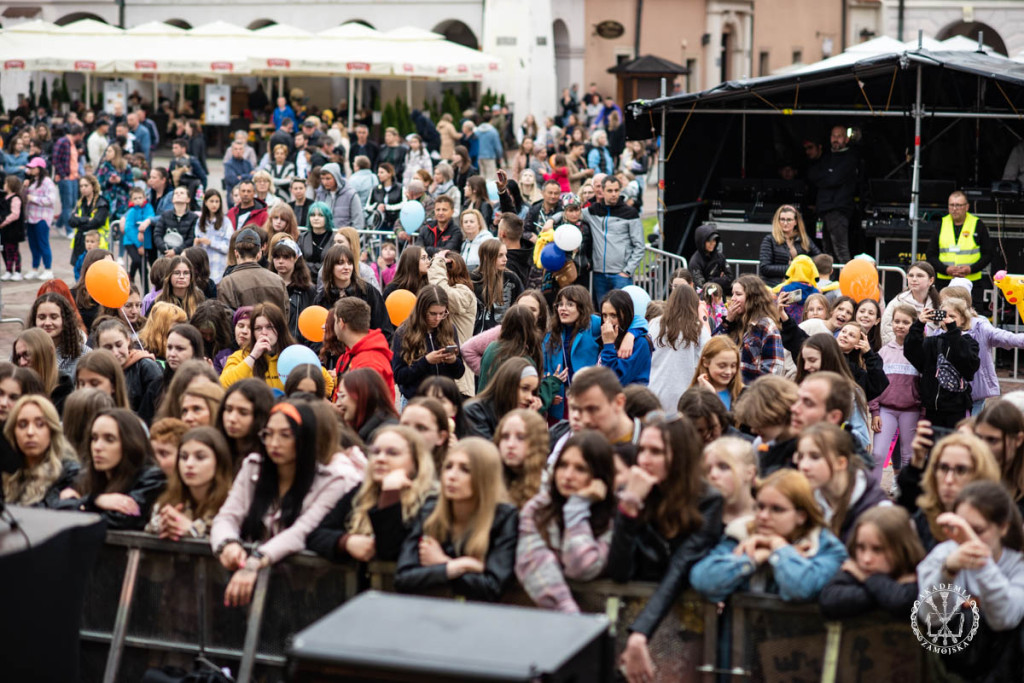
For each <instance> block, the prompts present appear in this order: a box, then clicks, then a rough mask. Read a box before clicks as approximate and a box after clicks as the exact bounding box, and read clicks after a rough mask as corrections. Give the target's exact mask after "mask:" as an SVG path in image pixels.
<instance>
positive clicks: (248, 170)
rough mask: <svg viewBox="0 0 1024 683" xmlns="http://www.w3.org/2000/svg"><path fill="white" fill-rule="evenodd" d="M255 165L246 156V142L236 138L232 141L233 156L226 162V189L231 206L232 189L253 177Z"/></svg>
mask: <svg viewBox="0 0 1024 683" xmlns="http://www.w3.org/2000/svg"><path fill="white" fill-rule="evenodd" d="M252 169H253V166H252V164H250V163H249V162H248V161H247V160H246V158H245V143H244V142H240V141H239V140H235V141H234V142H232V143H231V157H230V158H229V159H228V160H227V161H226V162H224V191H225V193H226V194H227V196H228V206H229V207H230V206H231V191H232V190H233V189H235V185H237V184H238V183H240V182H242V181H243V180H251V179H252Z"/></svg>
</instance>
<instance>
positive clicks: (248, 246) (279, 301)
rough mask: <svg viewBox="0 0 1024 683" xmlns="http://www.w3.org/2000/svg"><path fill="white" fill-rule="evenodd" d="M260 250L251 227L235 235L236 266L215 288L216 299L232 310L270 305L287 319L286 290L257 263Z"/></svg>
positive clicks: (277, 279) (280, 280) (281, 281)
mask: <svg viewBox="0 0 1024 683" xmlns="http://www.w3.org/2000/svg"><path fill="white" fill-rule="evenodd" d="M261 247H262V243H261V242H260V236H259V234H258V233H257V232H256V231H255V230H253V229H252V228H246V229H245V230H242V231H241V232H240V233H238V237H237V238H236V239H235V258H236V259H237V261H238V265H237V266H235V269H234V270H232V271H231V272H230V273H228V274H227V275H225V276H224V279H222V280H221V281H220V284H218V285H217V298H218V299H220V300H221V301H222V302H224V303H225V304H227V305H228V307H230V308H231V309H232V310H238V309H239V308H240V307H242V306H255V305H256V304H261V303H267V302H270V303H272V304H275V305H276V306H278V307H280V309H281V310H282V311H284V314H285V316H286V317H287V315H288V289H287V288H286V287H285V286H284V280H282V279H281V276H280V275H278V274H277V273H274V272H271V271H270V270H268V269H266V268H264V267H263V266H261V265H260V264H259V260H260V256H261V255H262V249H261ZM246 361H248V359H246Z"/></svg>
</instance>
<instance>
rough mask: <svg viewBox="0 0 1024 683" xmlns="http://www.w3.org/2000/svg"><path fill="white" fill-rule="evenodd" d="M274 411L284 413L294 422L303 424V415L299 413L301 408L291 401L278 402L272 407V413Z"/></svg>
mask: <svg viewBox="0 0 1024 683" xmlns="http://www.w3.org/2000/svg"><path fill="white" fill-rule="evenodd" d="M274 413H283V414H284V416H285V417H287V418H288V419H290V420H291V421H292V422H294V423H295V424H297V425H299V426H300V427H301V426H302V415H301V414H300V413H299V409H298V408H296V407H295V406H293V405H292V404H291V403H278V404H277V405H276V406H274V407H273V408H271V409H270V414H271V415H273V414H274Z"/></svg>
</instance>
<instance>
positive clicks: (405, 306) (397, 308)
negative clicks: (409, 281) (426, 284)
mask: <svg viewBox="0 0 1024 683" xmlns="http://www.w3.org/2000/svg"><path fill="white" fill-rule="evenodd" d="M384 305H385V306H386V307H387V309H388V317H389V318H391V323H392V324H393V325H395V326H398V325H401V324H402V323H404V322H405V319H406V318H408V317H409V314H410V313H412V307H413V306H415V305H416V295H415V294H413V293H412V292H410V291H409V290H408V289H396V290H395V291H393V292H391V293H390V294H388V298H387V301H385V302H384Z"/></svg>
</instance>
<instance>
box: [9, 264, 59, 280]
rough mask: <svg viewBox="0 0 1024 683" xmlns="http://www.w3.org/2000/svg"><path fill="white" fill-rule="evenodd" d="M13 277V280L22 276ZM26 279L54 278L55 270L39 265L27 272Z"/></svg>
mask: <svg viewBox="0 0 1024 683" xmlns="http://www.w3.org/2000/svg"><path fill="white" fill-rule="evenodd" d="M11 279H12V280H19V279H21V278H11ZM25 279H26V280H52V279H53V271H52V270H43V267H42V266H39V267H38V268H36V269H35V270H30V271H28V272H27V273H25Z"/></svg>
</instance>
